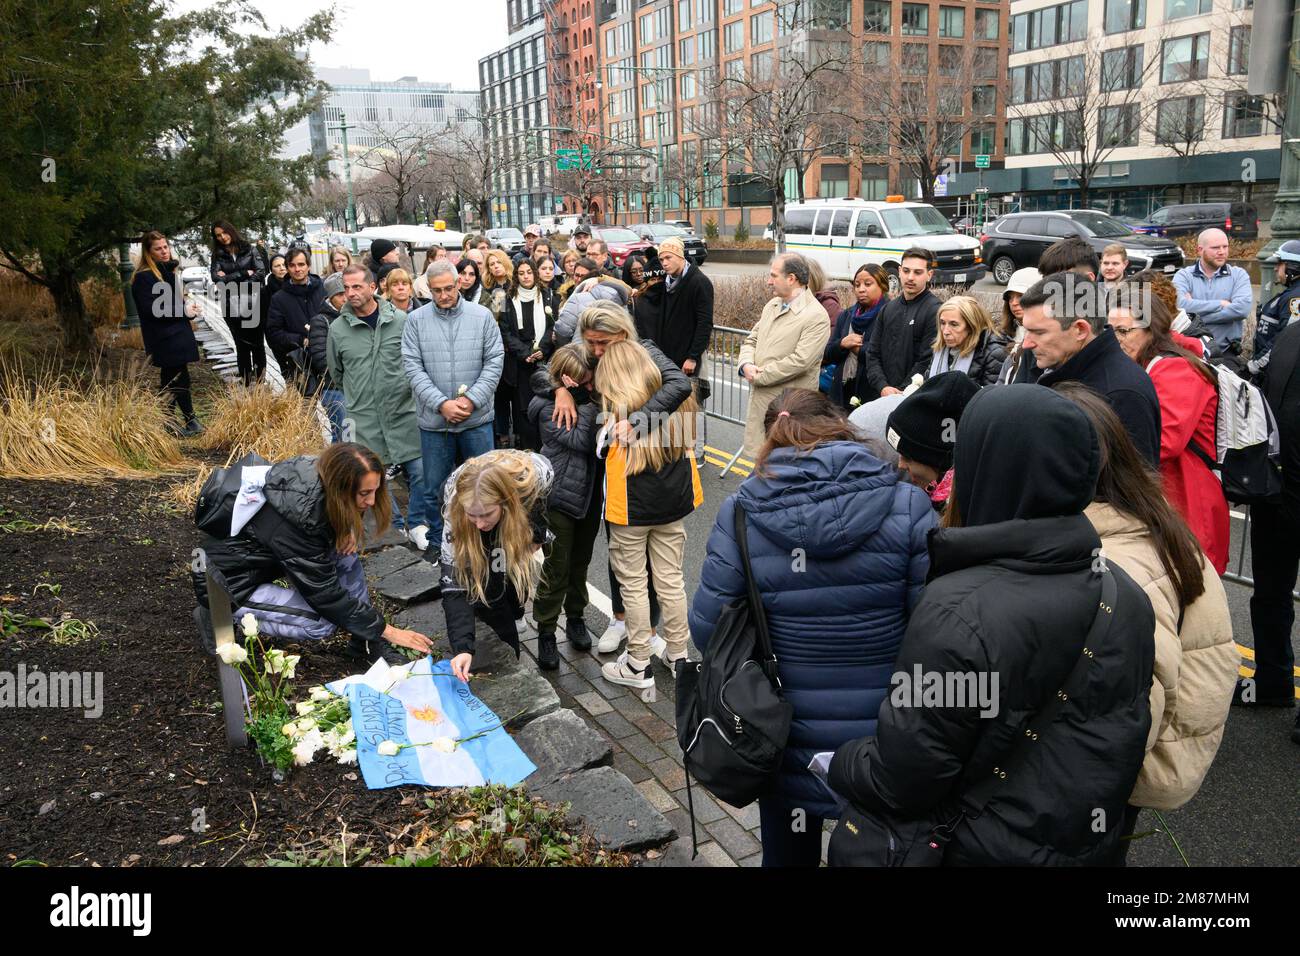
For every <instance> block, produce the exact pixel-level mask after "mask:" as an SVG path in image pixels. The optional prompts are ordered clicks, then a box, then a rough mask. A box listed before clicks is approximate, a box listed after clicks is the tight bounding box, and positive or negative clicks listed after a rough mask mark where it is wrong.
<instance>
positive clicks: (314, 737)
mask: <svg viewBox="0 0 1300 956" xmlns="http://www.w3.org/2000/svg"><path fill="white" fill-rule="evenodd" d="M324 744H325V742H324V741H323V740H322V739H321V735H320V731H319V730H314V731H312V732H311V733H309V734H307V735H306V736H304V737H303V738H302V739H301V740H299V741H298V743H296V744H295V745H294V748H293V762H294V763H295V764H296V765H297V766H299V767H305V766H307V764H309V763H311V761H312V758H313V757H314V756H316V751H318V750H320V749H321V747H323V746H324Z"/></svg>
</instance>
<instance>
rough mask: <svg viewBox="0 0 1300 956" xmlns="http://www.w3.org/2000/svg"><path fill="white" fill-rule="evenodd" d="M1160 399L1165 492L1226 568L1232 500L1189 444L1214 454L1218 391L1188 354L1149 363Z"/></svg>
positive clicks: (1207, 551) (1209, 553) (1219, 566)
mask: <svg viewBox="0 0 1300 956" xmlns="http://www.w3.org/2000/svg"><path fill="white" fill-rule="evenodd" d="M1147 371H1148V372H1149V373H1150V375H1151V383H1152V384H1153V385H1154V386H1155V387H1156V397H1157V398H1158V399H1159V400H1160V476H1161V478H1162V479H1163V480H1164V486H1165V496H1166V497H1167V498H1168V499H1169V503H1170V504H1172V505H1173V506H1174V507H1175V508H1176V509H1177V510H1178V513H1179V514H1181V515H1182V516H1183V518H1184V519H1185V520H1186V521H1187V524H1188V525H1189V526H1190V527H1191V529H1192V533H1193V534H1194V535H1196V540H1197V541H1199V542H1200V543H1201V548H1202V549H1203V550H1204V551H1205V555H1206V557H1207V558H1209V559H1210V563H1211V564H1212V565H1214V570H1215V571H1217V572H1218V573H1219V574H1223V572H1224V570H1226V569H1227V567H1228V541H1229V535H1228V500H1227V499H1226V498H1224V497H1223V485H1222V484H1220V482H1219V479H1218V478H1217V477H1216V476H1215V474H1214V472H1212V471H1210V469H1209V466H1207V465H1206V464H1205V462H1204V461H1202V460H1201V459H1200V458H1199V457H1198V456H1197V455H1196V453H1195V452H1193V451H1192V450H1191V448H1190V447H1189V446H1190V444H1191V443H1192V442H1193V441H1194V442H1195V443H1196V446H1197V447H1198V448H1200V449H1202V450H1203V451H1205V452H1206V453H1208V454H1210V455H1211V456H1213V455H1214V451H1215V435H1214V423H1215V416H1216V415H1217V414H1218V409H1219V392H1218V389H1216V388H1215V387H1214V386H1212V385H1211V384H1210V383H1209V382H1207V381H1206V380H1205V379H1204V378H1203V377H1202V376H1201V374H1200V372H1198V371H1197V370H1196V369H1195V368H1194V367H1193V366H1192V363H1191V362H1189V361H1187V360H1186V359H1184V358H1177V357H1166V358H1161V359H1160V360H1159V361H1156V362H1153V363H1152V364H1151V365H1149V366H1147Z"/></svg>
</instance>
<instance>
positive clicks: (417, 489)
mask: <svg viewBox="0 0 1300 956" xmlns="http://www.w3.org/2000/svg"><path fill="white" fill-rule="evenodd" d="M401 467H402V473H403V474H404V475H405V476H406V488H407V491H408V492H409V495H408V497H407V499H406V517H405V518H404V519H403V517H402V509H401V508H399V507H398V506H397V499H396V498H395V497H393V486H392V485H391V484H390V485H389V486H388V500H389V502H390V503H391V504H392V506H393V527H394V528H396V529H397V530H398V531H409V530H410V529H412V528H418V527H420V525H422V524H423V525H427V524H429V523H430V522H429V514H428V511H429V506H428V504H427V500H428V494H427V493H426V490H425V488H426V486H425V483H424V461H423V460H422V459H420V458H412V459H411V460H410V461H404V462H402V466H401ZM439 527H441V525H439Z"/></svg>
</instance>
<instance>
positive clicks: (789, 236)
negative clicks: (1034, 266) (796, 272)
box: [785, 196, 986, 294]
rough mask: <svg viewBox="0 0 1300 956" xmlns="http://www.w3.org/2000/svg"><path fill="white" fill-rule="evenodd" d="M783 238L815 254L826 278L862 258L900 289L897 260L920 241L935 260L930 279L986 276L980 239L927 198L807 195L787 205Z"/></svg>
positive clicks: (962, 281) (840, 275) (944, 281)
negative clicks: (963, 232)
mask: <svg viewBox="0 0 1300 956" xmlns="http://www.w3.org/2000/svg"><path fill="white" fill-rule="evenodd" d="M785 241H786V246H787V247H788V248H789V249H790V250H791V251H792V252H798V253H800V254H802V255H805V256H808V257H809V258H811V259H816V260H817V262H818V263H819V264H820V265H821V267H822V269H824V270H825V272H826V277H827V278H828V279H846V280H852V278H853V273H854V272H855V271H857V269H858V267H859V266H861V265H862V264H863V263H869V262H874V263H876V264H877V265H879V266H883V267H884V269H885V271H886V272H888V273H889V285H890V291H891V292H892V293H895V294H897V292H898V279H897V276H898V263H899V259H900V258H901V257H902V254H903V252H904V250H906V249H907V248H908V247H910V246H920V247H921V248H922V249H925V250H926V251H928V252H929V253H930V255H931V256H932V258H933V259H934V262H935V269H934V278H933V279H932V280H931V281H932V283H933V284H934V285H956V286H962V287H963V288H968V287H970V286H971V285H972V284H973V283H975V282H978V281H979V280H980V279H982V278H984V273H985V271H986V270H985V266H984V262H983V259H982V258H981V252H980V244H979V240H978V239H975V238H972V237H971V236H963V235H961V234H960V233H959V232H957V230H955V229H953V227H952V226H951V225H949V224H948V220H947V219H945V218H944V217H943V213H941V212H939V210H937V209H935V208H934V207H933V206H931V205H930V204H928V203H923V202H906V201H904V200H903V197H902V196H890V197H889V198H888V200H886V201H885V202H877V201H872V200H867V199H810V200H807V201H806V202H801V203H788V204H787V205H786V207H785Z"/></svg>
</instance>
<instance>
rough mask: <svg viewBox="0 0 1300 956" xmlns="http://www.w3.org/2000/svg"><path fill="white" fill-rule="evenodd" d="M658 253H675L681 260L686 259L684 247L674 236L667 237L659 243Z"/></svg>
mask: <svg viewBox="0 0 1300 956" xmlns="http://www.w3.org/2000/svg"><path fill="white" fill-rule="evenodd" d="M659 252H660V253H664V252H675V253H677V255H679V256H681V257H682V258H683V259H685V258H686V245H685V243H683V242H682V241H681V240H680V239H678V238H677V237H676V236H669V237H668V238H667V239H665V240H664V241H663V242H661V243H659Z"/></svg>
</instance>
